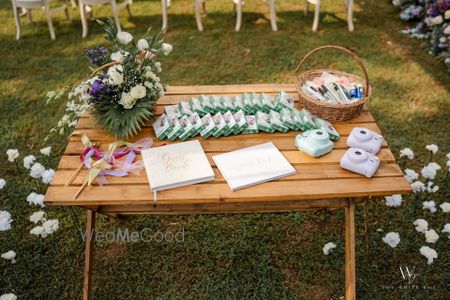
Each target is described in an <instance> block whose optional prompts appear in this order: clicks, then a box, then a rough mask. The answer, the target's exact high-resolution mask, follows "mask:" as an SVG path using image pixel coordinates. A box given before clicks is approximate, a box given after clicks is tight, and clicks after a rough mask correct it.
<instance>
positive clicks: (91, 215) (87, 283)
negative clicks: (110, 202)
mask: <svg viewBox="0 0 450 300" xmlns="http://www.w3.org/2000/svg"><path fill="white" fill-rule="evenodd" d="M94 230H95V212H94V211H93V210H90V209H89V210H88V211H87V220H86V235H85V239H86V251H85V256H84V284H83V299H84V300H89V299H90V296H91V277H92V260H93V255H94V240H95V238H94Z"/></svg>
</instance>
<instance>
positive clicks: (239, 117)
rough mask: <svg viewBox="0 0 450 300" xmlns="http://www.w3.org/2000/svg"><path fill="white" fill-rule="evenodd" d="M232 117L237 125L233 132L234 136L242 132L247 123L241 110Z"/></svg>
mask: <svg viewBox="0 0 450 300" xmlns="http://www.w3.org/2000/svg"><path fill="white" fill-rule="evenodd" d="M233 117H234V120H235V121H236V124H237V128H236V130H235V131H234V133H235V134H238V133H240V132H242V131H244V129H245V128H247V127H248V124H247V121H246V119H245V114H244V111H243V110H242V109H241V110H239V111H237V112H235V113H234V115H233Z"/></svg>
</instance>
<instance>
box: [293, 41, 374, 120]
mask: <svg viewBox="0 0 450 300" xmlns="http://www.w3.org/2000/svg"><path fill="white" fill-rule="evenodd" d="M324 49H336V50H340V51H342V52H344V53H346V54H348V55H350V56H351V57H352V58H353V60H354V61H355V62H356V63H357V64H358V65H359V66H360V67H361V69H362V71H363V73H364V77H365V80H363V79H362V78H361V77H359V76H356V75H353V74H348V73H345V72H341V71H335V70H329V69H316V70H311V71H306V72H304V73H302V74H300V75H299V76H298V82H297V91H298V94H299V96H300V101H301V103H302V106H303V107H304V108H305V109H307V110H308V111H310V112H311V113H312V114H314V115H316V116H320V117H322V118H324V119H326V120H328V121H331V122H336V121H345V120H350V119H353V118H355V117H357V116H358V115H359V113H360V112H361V109H362V108H363V106H364V104H365V103H366V101H367V100H368V99H369V97H370V95H371V94H372V89H371V87H370V84H369V76H368V75H367V70H366V68H365V67H364V64H363V63H362V61H361V59H360V58H359V57H358V56H357V55H356V54H355V53H353V52H352V51H350V50H349V49H347V48H344V47H341V46H334V45H329V46H322V47H319V48H316V49H314V50H312V51H311V52H309V53H308V54H306V56H305V57H304V58H303V59H302V61H301V62H300V63H299V64H298V66H297V69H295V74H298V72H299V70H300V68H301V67H302V65H303V64H304V63H305V61H306V60H307V59H308V58H309V57H310V56H311V55H313V54H314V53H316V52H319V51H321V50H324ZM322 72H328V73H330V74H333V75H336V76H348V77H349V78H350V80H351V81H353V82H356V83H360V84H362V85H363V86H364V87H365V88H364V96H363V98H362V99H361V100H359V101H356V102H353V103H350V104H332V103H328V102H324V101H320V100H317V99H316V98H314V97H312V96H310V95H308V94H305V92H303V90H302V86H303V84H304V83H305V82H306V81H307V80H312V79H313V78H315V77H319V76H320V75H321V74H322Z"/></svg>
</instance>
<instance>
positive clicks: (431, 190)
mask: <svg viewBox="0 0 450 300" xmlns="http://www.w3.org/2000/svg"><path fill="white" fill-rule="evenodd" d="M438 190H439V186H437V185H433V181H428V187H427V192H428V193H436V192H437V191H438Z"/></svg>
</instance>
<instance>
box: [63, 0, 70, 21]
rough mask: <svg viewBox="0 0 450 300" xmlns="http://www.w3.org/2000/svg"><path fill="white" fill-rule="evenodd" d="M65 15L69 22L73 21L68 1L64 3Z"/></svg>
mask: <svg viewBox="0 0 450 300" xmlns="http://www.w3.org/2000/svg"><path fill="white" fill-rule="evenodd" d="M64 13H65V14H66V18H67V20H69V21H71V20H72V19H71V18H70V15H69V3H68V1H67V0H65V1H64Z"/></svg>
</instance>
